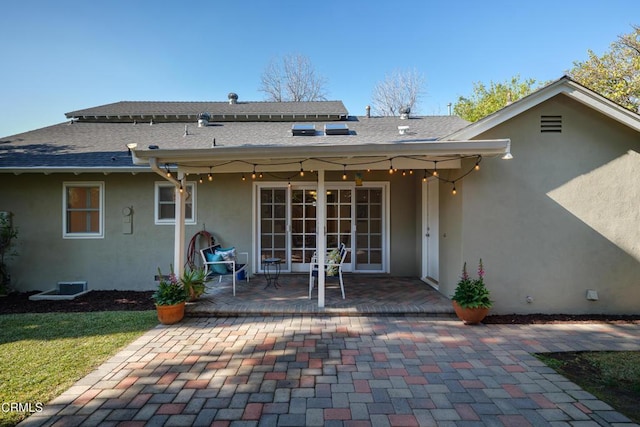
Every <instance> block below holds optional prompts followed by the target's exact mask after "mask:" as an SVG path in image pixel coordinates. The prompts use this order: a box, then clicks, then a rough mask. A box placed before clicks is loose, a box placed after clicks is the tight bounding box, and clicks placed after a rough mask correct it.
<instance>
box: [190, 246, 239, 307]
mask: <svg viewBox="0 0 640 427" xmlns="http://www.w3.org/2000/svg"><path fill="white" fill-rule="evenodd" d="M200 256H202V262H203V266H204V269H205V270H204V271H205V274H206V277H207V280H212V279H213V278H214V277H216V276H217V277H219V280H218V283H220V282H221V281H222V278H223V277H224V276H232V283H233V296H236V279H238V280H242V279H245V280H246V281H247V282H249V253H248V252H236V249H235V248H222V247H221V246H220V245H214V246H209V247H208V248H205V249H201V250H200ZM238 256H242V257H243V258H244V261H245V262H244V263H239V262H236V259H237V257H238ZM243 276H244V277H243Z"/></svg>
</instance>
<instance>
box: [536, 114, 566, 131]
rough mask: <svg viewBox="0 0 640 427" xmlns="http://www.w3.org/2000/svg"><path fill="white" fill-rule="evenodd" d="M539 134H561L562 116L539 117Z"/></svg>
mask: <svg viewBox="0 0 640 427" xmlns="http://www.w3.org/2000/svg"><path fill="white" fill-rule="evenodd" d="M540 132H541V133H562V116H540Z"/></svg>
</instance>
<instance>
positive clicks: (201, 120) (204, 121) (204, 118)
mask: <svg viewBox="0 0 640 427" xmlns="http://www.w3.org/2000/svg"><path fill="white" fill-rule="evenodd" d="M209 120H211V114H209V113H200V114H198V127H199V128H202V127H205V126H209Z"/></svg>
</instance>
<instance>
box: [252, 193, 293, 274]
mask: <svg viewBox="0 0 640 427" xmlns="http://www.w3.org/2000/svg"><path fill="white" fill-rule="evenodd" d="M259 234H260V259H261V260H263V259H265V258H281V259H283V260H286V259H287V252H288V246H287V190H286V189H285V188H261V189H260V230H259ZM260 264H262V262H260ZM258 268H260V269H261V268H262V265H260V266H258Z"/></svg>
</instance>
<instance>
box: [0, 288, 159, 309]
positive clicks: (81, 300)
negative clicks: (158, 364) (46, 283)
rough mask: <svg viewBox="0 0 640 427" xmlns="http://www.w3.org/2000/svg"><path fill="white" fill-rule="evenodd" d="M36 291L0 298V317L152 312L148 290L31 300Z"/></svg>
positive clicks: (97, 292)
mask: <svg viewBox="0 0 640 427" xmlns="http://www.w3.org/2000/svg"><path fill="white" fill-rule="evenodd" d="M37 293H38V292H14V293H11V294H9V295H7V296H4V297H0V314H9V313H53V312H86V311H120V310H155V305H154V304H153V300H152V299H151V295H152V294H153V292H152V291H148V292H136V291H91V292H89V293H86V294H84V295H81V296H79V297H77V298H76V299H73V300H68V301H31V300H29V296H30V295H33V294H37Z"/></svg>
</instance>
